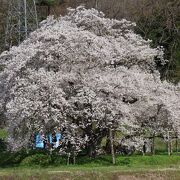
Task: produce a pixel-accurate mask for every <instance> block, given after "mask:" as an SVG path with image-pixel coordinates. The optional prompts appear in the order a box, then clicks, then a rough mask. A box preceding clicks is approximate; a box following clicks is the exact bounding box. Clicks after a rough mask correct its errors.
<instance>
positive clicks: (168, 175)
mask: <svg viewBox="0 0 180 180" xmlns="http://www.w3.org/2000/svg"><path fill="white" fill-rule="evenodd" d="M59 158H60V159H61V160H60V159H59V160H58V163H57V162H56V163H55V164H50V165H48V166H45V167H42V166H40V165H35V164H34V165H33V164H31V165H30V164H29V166H28V167H27V164H26V166H25V165H23V163H20V164H19V165H16V166H15V167H7V168H3V169H0V179H74V180H76V179H77V180H80V179H86V180H87V179H93V180H96V179H97V180H101V179H102V180H103V179H105V180H106V179H109V180H111V179H113V180H114V179H115V180H116V179H117V180H118V179H123V180H125V179H127V180H129V179H131V180H133V179H135V180H136V179H145V180H146V179H174V180H179V179H180V156H178V155H172V156H167V155H156V156H140V155H137V156H126V157H125V156H117V157H116V165H115V166H113V165H112V163H111V157H110V156H99V157H98V158H96V159H91V158H88V157H79V158H78V159H77V164H76V165H69V166H67V165H65V164H64V163H65V159H63V158H62V157H59ZM56 159H58V158H56ZM22 162H23V161H22Z"/></svg>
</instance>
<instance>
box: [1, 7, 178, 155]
mask: <svg viewBox="0 0 180 180" xmlns="http://www.w3.org/2000/svg"><path fill="white" fill-rule="evenodd" d="M134 26H135V23H132V22H129V21H127V20H125V19H122V20H121V21H118V20H115V19H108V18H105V16H104V14H103V13H102V12H98V11H97V10H95V9H85V8H84V7H83V6H79V7H78V8H76V9H69V13H68V15H66V16H64V17H59V18H58V19H54V18H53V17H52V16H50V17H48V18H47V20H45V21H43V22H42V23H41V27H40V28H39V29H37V30H36V31H34V32H33V33H31V34H30V37H29V38H28V39H26V40H25V41H24V42H23V43H22V44H21V45H20V46H18V47H12V49H11V50H10V51H8V52H7V51H5V52H3V53H2V54H1V56H0V65H1V67H3V70H2V71H1V72H0V80H1V81H0V99H1V100H0V110H1V112H2V113H4V114H5V116H6V119H7V124H8V131H9V143H10V145H11V147H12V148H13V149H14V150H16V149H19V148H21V147H26V146H27V144H28V141H29V138H30V135H31V134H32V133H33V132H34V131H37V130H39V129H44V131H46V132H48V131H51V130H52V129H53V128H55V127H60V128H61V129H63V135H64V139H65V144H66V145H65V147H64V151H67V149H68V147H71V150H72V151H73V152H74V153H75V154H77V153H78V152H79V151H80V150H81V149H83V148H84V149H87V150H89V153H90V154H91V155H92V153H93V151H95V149H96V148H97V147H98V145H99V144H100V142H101V140H102V138H104V137H106V136H107V134H108V132H111V134H112V131H121V132H122V133H124V134H126V135H127V134H128V135H130V134H131V135H133V136H136V138H139V139H143V138H142V137H143V135H144V133H145V131H148V132H150V133H159V132H162V133H165V132H166V131H167V130H173V131H176V132H178V133H179V135H180V122H179V119H178V118H179V117H180V93H179V91H180V85H176V86H175V85H173V84H171V83H168V82H166V81H163V82H162V81H161V79H160V74H159V72H158V71H157V70H156V63H155V62H156V61H159V62H160V63H162V64H165V63H166V60H165V59H164V58H163V48H162V47H157V48H151V47H150V42H151V41H150V40H148V41H146V40H144V39H143V38H142V37H141V36H139V35H137V34H135V33H134V31H133V27H134ZM111 140H112V139H111ZM111 142H113V141H111ZM142 142H143V141H134V140H132V141H129V143H130V144H133V143H134V145H135V146H136V147H137V148H138V147H140V145H141V144H142ZM90 149H91V150H90Z"/></svg>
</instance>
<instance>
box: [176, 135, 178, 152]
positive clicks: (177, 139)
mask: <svg viewBox="0 0 180 180" xmlns="http://www.w3.org/2000/svg"><path fill="white" fill-rule="evenodd" d="M176 153H178V136H177V133H176Z"/></svg>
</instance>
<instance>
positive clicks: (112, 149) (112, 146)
mask: <svg viewBox="0 0 180 180" xmlns="http://www.w3.org/2000/svg"><path fill="white" fill-rule="evenodd" d="M109 138H110V143H111V155H112V163H113V164H116V160H115V153H114V144H113V136H112V129H111V128H110V129H109Z"/></svg>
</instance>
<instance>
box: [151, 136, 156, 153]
mask: <svg viewBox="0 0 180 180" xmlns="http://www.w3.org/2000/svg"><path fill="white" fill-rule="evenodd" d="M151 153H152V155H155V133H153V137H152V148H151Z"/></svg>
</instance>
